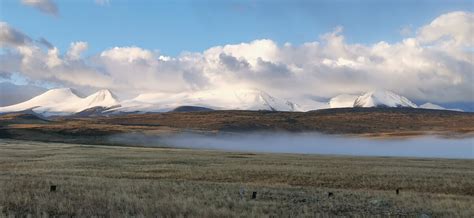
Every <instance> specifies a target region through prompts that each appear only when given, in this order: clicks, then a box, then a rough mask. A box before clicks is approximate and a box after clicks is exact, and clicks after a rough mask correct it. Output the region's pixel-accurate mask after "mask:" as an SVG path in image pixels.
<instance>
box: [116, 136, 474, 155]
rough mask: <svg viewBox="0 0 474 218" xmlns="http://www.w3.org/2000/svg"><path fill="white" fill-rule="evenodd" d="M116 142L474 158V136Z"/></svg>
mask: <svg viewBox="0 0 474 218" xmlns="http://www.w3.org/2000/svg"><path fill="white" fill-rule="evenodd" d="M109 140H110V141H111V142H113V143H119V144H128V145H140V146H156V147H176V148H193V149H212V150H224V151H243V152H270V153H296V154H334V155H355V156H404V157H440V158H467V159H473V158H474V154H473V150H474V138H472V137H471V138H455V139H453V138H441V137H436V136H423V137H415V138H403V139H400V138H396V139H374V138H361V137H349V136H334V135H322V134H316V133H249V134H212V135H210V134H193V133H182V134H175V135H167V136H151V135H143V134H121V135H115V136H113V137H111V138H110V139H109Z"/></svg>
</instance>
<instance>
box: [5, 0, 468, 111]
mask: <svg viewBox="0 0 474 218" xmlns="http://www.w3.org/2000/svg"><path fill="white" fill-rule="evenodd" d="M473 9H474V1H460V0H449V1H448V0H445V1H421V0H420V1H413V0H411V1H409V0H397V1H395V0H392V1H384V0H382V1H380V0H379V1H375V0H366V1H362V0H353V1H342V0H335V1H334V0H333V1H297V0H296V1H290V0H286V1H280V0H276V1H270V0H248V1H217V0H216V1H204V0H197V1H186V0H180V1H140V0H136V1H131V0H129V1H127V0H83V1H76V0H72V1H66V0H64V1H60V0H56V1H54V0H3V1H1V2H0V22H1V23H0V43H1V44H0V58H1V59H0V67H1V68H0V79H1V80H3V81H10V82H13V83H21V84H33V85H37V86H43V87H48V88H50V87H73V88H75V89H78V90H83V91H84V92H91V91H93V90H98V89H104V88H107V89H111V90H112V91H114V93H117V94H118V95H120V96H126V97H133V96H136V95H137V94H140V93H145V92H165V93H180V92H190V91H197V90H208V89H237V88H249V87H252V88H259V89H263V90H265V91H268V92H270V93H274V94H275V95H278V96H282V97H285V98H288V97H292V96H308V95H310V96H315V97H325V98H330V97H333V96H335V95H338V94H344V93H348V94H358V93H361V92H364V91H368V90H371V89H375V88H386V89H390V90H392V91H394V92H396V93H400V94H402V95H404V96H407V97H409V98H410V99H412V100H414V101H420V102H422V101H425V102H426V101H430V102H438V103H450V102H474V96H473V95H474V94H473V92H474V90H473V86H472V84H473V82H474V81H473V80H474V79H473V74H474V73H473V69H474V68H473V66H474V63H473V51H474V48H473V45H474V43H473V40H474V39H473V38H474V36H473V23H474V22H473V16H474V15H473Z"/></svg>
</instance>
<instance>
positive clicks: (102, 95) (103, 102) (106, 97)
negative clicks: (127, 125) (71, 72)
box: [83, 89, 119, 108]
mask: <svg viewBox="0 0 474 218" xmlns="http://www.w3.org/2000/svg"><path fill="white" fill-rule="evenodd" d="M83 101H84V102H85V105H86V106H87V107H89V108H90V107H97V106H100V107H112V106H116V105H118V104H119V101H118V100H117V99H116V98H115V96H114V95H113V94H112V92H110V91H109V90H108V89H102V90H99V91H97V92H96V93H94V94H92V95H89V96H87V97H86V98H85V99H84V100H83Z"/></svg>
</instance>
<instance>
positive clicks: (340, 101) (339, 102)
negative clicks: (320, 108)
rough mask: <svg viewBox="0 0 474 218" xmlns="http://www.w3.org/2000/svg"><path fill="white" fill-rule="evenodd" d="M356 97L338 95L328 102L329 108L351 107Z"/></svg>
mask: <svg viewBox="0 0 474 218" xmlns="http://www.w3.org/2000/svg"><path fill="white" fill-rule="evenodd" d="M357 97H358V96H357V95H348V94H342V95H338V96H336V97H334V98H331V100H329V106H330V107H331V108H344V107H353V106H354V101H355V100H356V99H357Z"/></svg>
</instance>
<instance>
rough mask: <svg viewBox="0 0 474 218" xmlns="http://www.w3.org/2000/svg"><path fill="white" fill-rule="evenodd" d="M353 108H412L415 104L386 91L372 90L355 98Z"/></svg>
mask: <svg viewBox="0 0 474 218" xmlns="http://www.w3.org/2000/svg"><path fill="white" fill-rule="evenodd" d="M354 107H412V108H417V106H416V104H415V103H413V102H411V101H410V100H408V99H407V98H405V97H403V96H400V95H397V94H395V93H393V92H391V91H387V90H373V91H370V92H367V93H365V94H364V95H361V96H359V97H357V99H356V100H355V101H354Z"/></svg>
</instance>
